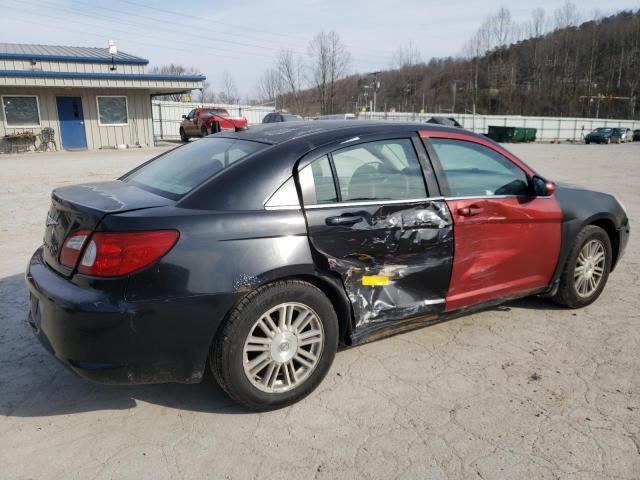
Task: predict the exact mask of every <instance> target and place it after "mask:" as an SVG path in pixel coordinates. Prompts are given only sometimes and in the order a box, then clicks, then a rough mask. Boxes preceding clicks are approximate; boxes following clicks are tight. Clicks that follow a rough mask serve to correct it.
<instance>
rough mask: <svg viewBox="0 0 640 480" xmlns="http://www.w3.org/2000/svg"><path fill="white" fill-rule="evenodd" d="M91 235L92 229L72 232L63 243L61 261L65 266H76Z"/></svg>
mask: <svg viewBox="0 0 640 480" xmlns="http://www.w3.org/2000/svg"><path fill="white" fill-rule="evenodd" d="M89 235H91V230H80V231H77V232H73V233H71V234H70V235H69V236H68V237H67V238H66V239H65V241H64V243H63V244H62V250H60V263H61V264H62V265H64V266H65V267H69V268H76V265H77V264H78V258H79V257H80V252H82V247H83V246H84V243H85V242H86V241H87V238H88V237H89Z"/></svg>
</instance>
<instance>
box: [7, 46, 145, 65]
mask: <svg viewBox="0 0 640 480" xmlns="http://www.w3.org/2000/svg"><path fill="white" fill-rule="evenodd" d="M0 58H4V59H11V58H17V59H25V58H26V59H34V60H60V61H67V62H68V61H72V62H88V63H111V55H110V54H109V49H108V48H106V47H105V48H97V47H65V46H61V45H36V44H26V43H0ZM114 62H115V63H119V64H125V63H126V64H134V65H147V64H148V63H149V60H147V59H146V58H140V57H136V56H133V55H129V54H128V53H125V52H120V51H119V52H118V54H117V55H116V56H115V57H114Z"/></svg>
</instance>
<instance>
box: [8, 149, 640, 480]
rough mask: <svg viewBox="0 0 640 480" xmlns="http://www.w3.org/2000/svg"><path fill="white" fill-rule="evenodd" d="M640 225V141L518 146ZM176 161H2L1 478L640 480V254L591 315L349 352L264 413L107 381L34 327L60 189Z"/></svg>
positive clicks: (449, 326) (505, 317)
mask: <svg viewBox="0 0 640 480" xmlns="http://www.w3.org/2000/svg"><path fill="white" fill-rule="evenodd" d="M509 148H510V149H511V150H512V151H514V152H515V153H516V154H518V155H519V156H520V157H521V158H523V159H524V160H525V161H527V162H528V163H530V164H531V165H532V166H533V167H534V168H536V169H537V170H538V171H539V172H541V173H542V174H543V175H547V176H549V177H550V178H553V179H555V180H560V181H567V182H571V183H577V184H583V185H586V186H588V187H592V188H595V189H600V190H604V191H607V192H611V193H613V194H615V195H616V196H617V197H618V199H620V200H621V201H622V202H623V203H624V204H625V206H626V208H627V211H628V213H629V216H630V218H631V222H632V224H633V226H635V225H639V224H640V143H635V144H623V145H610V146H606V145H601V146H600V145H589V146H586V145H547V144H529V145H512V146H509ZM158 151H159V150H151V149H147V150H135V151H125V152H120V151H118V152H95V153H51V154H24V155H19V156H17V155H3V156H0V180H1V183H0V187H1V189H0V245H1V246H2V248H1V251H0V305H1V307H2V308H0V321H1V328H0V478H2V479H26V478H56V479H61V478H64V479H74V478H78V479H87V478H96V479H103V478H104V479H106V478H136V479H139V478H149V479H164V478H232V479H236V478H238V479H244V478H355V477H361V478H382V479H391V478H406V479H415V478H429V479H432V478H475V477H478V478H483V479H489V478H509V479H514V478H563V479H564V478H571V479H574V478H575V479H585V478H623V479H632V478H635V479H637V478H640V354H639V352H640V289H639V287H640V274H639V273H638V272H639V271H640V270H639V269H640V246H639V244H638V242H637V241H636V240H635V235H634V236H632V239H631V241H630V243H629V247H628V250H627V252H626V255H625V257H624V259H623V261H622V263H621V264H620V266H619V267H618V269H617V270H616V271H615V272H614V273H613V274H612V276H611V278H610V280H609V284H608V286H607V289H606V290H605V292H604V294H603V295H602V297H601V298H600V299H599V300H598V301H597V302H596V303H595V304H593V305H592V306H590V307H588V308H585V309H583V310H577V311H572V310H565V309H562V308H558V307H557V306H555V305H554V304H553V303H550V302H548V301H546V300H541V299H526V300H521V301H516V302H512V303H509V304H506V305H504V306H501V307H498V308H495V309H492V310H489V311H485V312H482V313H478V314H475V315H471V316H468V317H464V318H461V319H457V320H453V321H450V322H447V323H443V324H439V325H436V326H433V327H429V328H424V329H421V330H417V331H414V332H411V333H407V334H404V335H399V336H396V337H393V338H390V339H386V340H383V341H379V342H376V343H372V344H369V345H364V346H361V347H358V348H354V349H351V350H347V351H343V352H341V353H339V354H338V355H337V357H336V361H335V363H334V365H333V368H332V369H331V371H330V372H329V375H328V376H327V378H326V379H325V381H324V383H323V384H322V385H321V386H320V387H319V388H318V390H317V391H316V392H315V393H313V394H312V395H311V396H310V397H308V398H307V399H306V400H304V401H302V402H301V403H299V404H297V405H295V406H293V407H291V408H287V409H283V410H280V411H277V412H271V413H265V414H255V413H249V412H247V411H244V410H242V409H241V408H239V407H237V406H235V405H234V404H233V403H232V402H231V401H230V400H228V399H227V398H226V397H225V395H224V394H223V393H222V392H221V390H220V389H219V388H218V387H217V385H216V384H215V383H214V381H213V380H212V379H211V377H210V376H209V377H207V378H206V379H205V382H203V383H202V384H199V385H173V384H172V385H150V386H131V387H128V386H122V387H113V386H102V385H95V384H90V383H88V382H86V381H84V380H82V379H80V378H79V377H77V376H76V375H75V374H73V373H71V372H69V371H67V370H66V369H65V368H64V367H62V366H61V365H59V364H58V363H57V362H55V361H53V359H52V358H51V357H50V355H49V354H48V353H46V352H45V350H44V349H43V348H42V347H41V346H40V345H39V344H38V343H37V341H36V339H35V338H34V337H33V335H32V334H31V332H30V329H29V327H28V326H27V324H26V323H25V322H26V312H27V291H26V287H25V285H24V280H23V271H24V268H25V266H26V264H27V260H28V258H29V256H30V255H31V253H32V252H33V250H35V248H36V247H37V246H38V245H39V244H40V241H41V238H42V233H43V231H44V220H45V215H46V212H47V209H48V206H49V193H50V191H51V189H52V188H54V187H55V186H59V185H66V184H71V183H78V182H84V181H98V180H106V179H112V178H114V177H116V176H119V175H120V174H122V173H124V172H125V171H127V170H128V169H130V168H132V167H134V166H135V165H138V164H139V163H141V162H143V161H144V160H146V159H147V158H149V157H151V156H152V155H154V154H156V153H157V152H158Z"/></svg>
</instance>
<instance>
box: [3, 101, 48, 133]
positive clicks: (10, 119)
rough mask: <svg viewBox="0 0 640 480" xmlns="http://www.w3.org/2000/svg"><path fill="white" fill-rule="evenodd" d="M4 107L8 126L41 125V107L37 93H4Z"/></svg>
mask: <svg viewBox="0 0 640 480" xmlns="http://www.w3.org/2000/svg"><path fill="white" fill-rule="evenodd" d="M2 109H3V111H4V118H5V122H6V124H7V126H8V127H39V126H40V109H39V106H38V97H36V96H35V95H3V97H2Z"/></svg>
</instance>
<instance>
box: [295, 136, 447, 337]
mask: <svg viewBox="0 0 640 480" xmlns="http://www.w3.org/2000/svg"><path fill="white" fill-rule="evenodd" d="M421 148H423V147H422V145H421V144H420V143H419V142H418V141H417V137H416V138H412V137H411V136H407V137H406V138H371V139H369V140H367V141H364V140H361V139H360V138H354V139H349V140H347V141H345V142H342V144H340V145H339V146H335V147H334V149H333V150H330V149H325V150H324V151H317V152H315V153H314V154H312V155H311V156H308V157H307V158H305V159H303V160H302V161H301V163H300V165H299V172H298V177H299V182H300V187H301V190H302V194H303V201H304V210H305V215H306V218H307V224H308V229H309V239H310V242H311V245H312V249H313V251H314V255H316V260H317V263H318V264H319V265H322V266H323V267H324V268H326V269H329V270H331V271H333V272H336V273H337V274H338V275H340V277H341V278H342V281H343V282H344V286H345V289H346V291H347V294H348V295H349V299H350V301H351V304H352V307H353V312H354V317H355V325H354V326H353V327H354V328H353V334H352V339H353V340H354V342H358V341H359V340H365V339H371V338H372V337H373V334H374V333H375V332H377V331H379V330H385V329H387V328H394V327H398V326H399V325H400V322H401V321H402V320H406V319H412V320H413V321H416V322H421V321H426V320H429V319H432V318H435V317H437V314H438V313H440V312H442V311H443V310H444V307H445V298H446V295H447V289H448V287H449V279H450V277H451V265H452V256H453V231H452V220H451V215H450V212H449V209H448V207H447V205H446V203H445V202H444V201H443V199H442V198H440V197H439V192H438V191H437V184H436V183H435V180H434V177H433V174H432V172H431V171H430V166H429V163H428V160H427V158H426V155H425V152H424V150H423V149H421ZM424 174H426V176H425V175H424Z"/></svg>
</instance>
